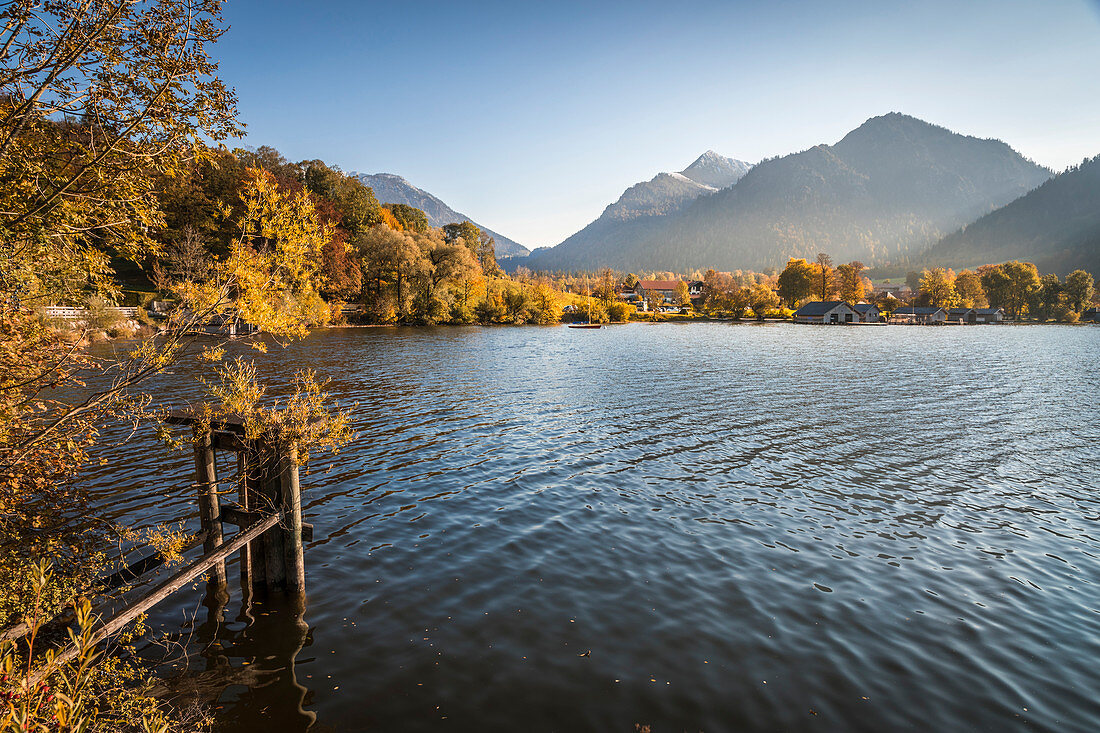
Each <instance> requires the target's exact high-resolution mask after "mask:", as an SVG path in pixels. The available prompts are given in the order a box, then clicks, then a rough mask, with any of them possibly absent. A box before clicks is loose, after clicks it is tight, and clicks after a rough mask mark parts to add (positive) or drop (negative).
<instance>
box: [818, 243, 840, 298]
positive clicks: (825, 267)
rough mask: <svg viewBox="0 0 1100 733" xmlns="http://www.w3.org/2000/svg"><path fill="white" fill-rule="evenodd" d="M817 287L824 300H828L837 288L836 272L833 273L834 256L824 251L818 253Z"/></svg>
mask: <svg viewBox="0 0 1100 733" xmlns="http://www.w3.org/2000/svg"><path fill="white" fill-rule="evenodd" d="M816 262H817V269H818V272H817V288H818V293H819V294H820V295H821V299H822V300H828V299H829V295H831V294H832V293H833V292H834V291H835V290H836V284H835V280H836V277H835V274H834V273H833V258H832V257H830V256H829V255H827V254H825V253H824V252H818V254H817V260H816Z"/></svg>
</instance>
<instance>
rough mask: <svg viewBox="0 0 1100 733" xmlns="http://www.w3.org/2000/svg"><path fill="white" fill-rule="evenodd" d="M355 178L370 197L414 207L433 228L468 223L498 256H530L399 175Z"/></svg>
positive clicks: (524, 249)
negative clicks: (493, 242) (492, 243)
mask: <svg viewBox="0 0 1100 733" xmlns="http://www.w3.org/2000/svg"><path fill="white" fill-rule="evenodd" d="M356 178H358V179H359V180H360V181H362V182H363V183H364V184H365V185H367V186H370V187H371V189H372V190H373V191H374V197H375V198H376V199H378V201H379V203H382V204H407V205H408V206H415V207H416V208H418V209H420V210H421V211H423V212H424V213H425V214H426V215H427V216H428V223H429V224H431V225H432V226H433V227H441V226H443V225H445V224H461V223H462V222H464V221H468V222H471V223H472V224H474V225H476V226H477V227H478V228H479V229H481V231H483V232H485V233H486V234H488V235H489V236H491V237H492V238H493V239H494V240H496V254H497V256H498V257H514V256H523V255H527V254H529V253H530V250H528V249H527V248H526V247H524V246H523V245H522V244H519V243H518V242H516V241H514V240H512V239H509V238H508V237H506V236H504V235H503V234H500V233H499V232H495V231H493V230H492V229H489V228H488V227H486V226H482V225H481V224H478V223H477V222H476V221H474V220H473V219H471V218H470V217H468V216H466V215H465V214H460V213H458V212H457V211H455V210H454V209H452V208H451V207H450V206H448V205H447V204H445V203H443V201H441V200H440V199H439V198H438V197H436V196H433V195H432V194H430V193H428V192H427V191H425V190H423V189H420V188H417V187H416V186H414V185H412V184H411V183H409V182H408V181H406V180H405V179H404V178H402V177H401V176H398V175H395V174H393V173H374V174H368V173H361V174H359V175H357V176H356Z"/></svg>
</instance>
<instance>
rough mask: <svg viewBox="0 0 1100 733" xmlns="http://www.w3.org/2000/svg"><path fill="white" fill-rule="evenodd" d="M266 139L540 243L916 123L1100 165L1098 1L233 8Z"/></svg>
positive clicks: (262, 1)
mask: <svg viewBox="0 0 1100 733" xmlns="http://www.w3.org/2000/svg"><path fill="white" fill-rule="evenodd" d="M226 17H227V20H228V22H229V23H230V25H231V26H232V28H231V30H230V31H229V32H228V33H227V34H226V35H225V37H224V38H223V40H222V42H221V43H220V44H219V46H218V51H217V52H218V54H219V55H220V57H221V61H222V68H221V71H222V75H223V77H224V78H225V79H226V80H227V81H228V82H229V83H231V84H233V85H234V86H235V87H236V88H237V91H238V93H239V95H240V111H241V114H242V118H243V121H244V122H245V123H246V124H247V125H248V137H247V139H246V140H245V144H248V145H264V144H267V145H272V146H274V147H276V148H278V149H279V150H280V151H281V152H282V153H283V154H284V155H286V156H287V157H288V158H290V159H292V160H301V159H304V158H321V159H322V160H325V161H327V162H329V163H334V164H337V165H339V166H340V167H341V168H343V169H344V170H346V171H359V172H366V173H377V172H389V173H397V174H400V175H402V176H405V177H406V178H408V179H409V180H410V181H411V182H412V183H413V184H415V185H417V186H420V187H421V188H423V189H425V190H427V191H430V192H431V193H434V194H435V195H437V196H439V197H440V198H442V199H443V200H444V201H446V202H447V203H448V204H450V205H451V206H453V207H454V208H455V209H457V210H459V211H462V212H464V213H466V214H467V215H469V216H471V217H473V218H474V219H476V220H478V221H480V222H481V223H483V224H485V225H487V226H490V227H492V228H494V229H496V230H497V231H500V232H502V233H504V234H506V235H508V236H510V237H512V238H513V239H515V240H517V241H519V242H520V243H522V244H525V245H527V246H528V247H532V248H533V247H537V246H546V245H553V244H556V243H558V242H559V241H561V240H562V239H564V238H565V237H566V236H568V235H569V234H571V233H573V232H574V231H576V230H577V229H580V228H581V227H583V226H584V225H585V224H587V223H588V222H589V221H591V220H592V219H594V218H596V217H597V216H599V214H600V212H601V211H602V210H603V208H604V206H606V205H607V204H609V203H610V202H612V201H613V200H615V199H616V198H617V197H618V196H619V194H620V193H622V191H623V189H625V188H626V187H627V186H629V185H631V184H633V183H635V182H637V181H640V180H646V179H649V178H651V177H653V176H654V175H655V174H656V173H658V172H659V171H667V170H679V169H681V168H683V167H685V166H686V165H688V164H689V163H690V162H691V161H692V160H693V159H694V158H695V157H696V156H698V155H699V154H700V153H702V152H703V151H705V150H707V149H708V148H709V149H714V150H716V151H718V152H719V153H722V154H723V155H728V156H731V157H735V158H740V159H742V160H747V161H749V162H756V161H758V160H760V159H761V158H764V157H769V156H774V155H782V154H786V153H790V152H796V151H798V150H803V149H805V148H808V147H811V146H813V145H816V144H818V143H833V142H836V141H837V140H839V139H840V138H841V137H843V135H844V134H845V133H846V132H847V131H848V130H850V129H852V128H854V127H856V126H858V125H859V124H860V123H861V122H863V121H864V120H865V119H867V118H868V117H873V116H875V115H879V114H883V113H886V112H890V111H897V112H904V113H906V114H911V115H914V116H916V117H920V118H922V119H925V120H928V121H929V122H934V123H936V124H940V125H943V126H945V127H948V128H950V129H952V130H955V131H957V132H962V133H966V134H970V135H976V136H978V137H996V138H1000V139H1002V140H1004V141H1005V142H1007V143H1009V144H1010V145H1012V146H1013V147H1014V148H1016V149H1017V150H1019V151H1020V152H1022V153H1023V154H1024V155H1027V156H1028V157H1030V158H1032V159H1034V160H1036V161H1038V162H1039V163H1042V164H1045V165H1048V166H1051V167H1053V168H1056V169H1061V168H1064V167H1065V166H1067V165H1070V164H1072V163H1076V162H1079V161H1080V160H1081V159H1082V158H1084V157H1086V156H1092V155H1096V154H1098V153H1100V0H1028V1H1023V0H962V1H960V0H949V1H941V0H917V1H912V0H909V1H906V2H895V1H893V0H874V1H870V0H868V1H864V0H832V1H831V2H807V1H799V0H772V1H771V2H759V3H757V2H734V1H726V2H694V1H693V0H680V1H679V2H667V1H666V2H648V1H647V0H634V1H632V2H600V1H599V0H591V1H590V2H571V1H562V2H546V3H535V2H526V1H525V0H513V1H508V2H474V1H472V0H471V1H469V2H418V1H417V0H393V1H391V2H386V3H375V2H353V1H350V0H343V1H336V0H327V1H326V0H313V1H312V2H290V1H284V0H229V2H228V4H227V8H226Z"/></svg>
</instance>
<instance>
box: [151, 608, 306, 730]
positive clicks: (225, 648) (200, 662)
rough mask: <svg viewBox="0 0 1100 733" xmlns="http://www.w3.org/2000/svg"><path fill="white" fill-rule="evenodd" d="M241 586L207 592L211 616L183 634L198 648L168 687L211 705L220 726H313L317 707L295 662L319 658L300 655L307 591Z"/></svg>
mask: <svg viewBox="0 0 1100 733" xmlns="http://www.w3.org/2000/svg"><path fill="white" fill-rule="evenodd" d="M242 591H243V592H242V593H238V594H233V596H232V597H231V595H230V594H228V593H219V592H216V591H213V590H208V591H207V592H206V594H205V596H204V597H203V601H202V605H203V606H204V607H205V618H206V620H205V621H204V622H202V623H200V624H198V625H197V626H196V627H195V628H194V629H193V634H192V636H191V638H190V639H185V641H187V642H188V644H189V646H190V648H192V649H199V650H200V651H199V652H198V653H197V654H194V653H192V655H191V657H190V659H189V663H188V665H187V669H186V670H185V671H183V672H181V673H177V674H176V675H175V677H174V678H172V679H171V680H170V685H169V689H170V692H169V695H170V696H171V697H173V698H175V699H176V701H177V702H178V703H180V704H183V705H187V704H191V703H198V704H200V705H205V706H208V707H209V709H211V710H212V711H213V712H214V714H215V718H216V721H217V725H216V726H215V729H216V730H222V729H225V730H234V731H270V730H273V729H275V730H279V731H306V730H311V729H314V723H315V722H316V720H317V714H316V713H315V712H313V711H311V710H308V709H307V708H308V707H309V706H310V704H311V702H312V700H311V698H312V693H311V692H310V689H309V687H308V686H307V685H305V684H303V683H302V680H300V679H299V671H298V665H307V668H308V665H311V664H312V663H313V662H314V661H315V659H314V658H313V657H312V656H306V657H303V658H299V655H300V654H301V653H302V651H303V649H305V648H306V647H308V646H310V645H311V644H312V643H313V638H312V633H311V631H310V628H309V624H308V623H306V620H305V613H306V606H307V599H306V596H305V595H301V594H284V593H282V592H277V591H276V592H265V591H257V592H256V593H254V594H251V596H250V594H249V593H248V590H247V588H242ZM232 613H235V615H234V616H232V617H230V614H232ZM306 674H307V676H308V675H309V673H306ZM314 730H316V729H314Z"/></svg>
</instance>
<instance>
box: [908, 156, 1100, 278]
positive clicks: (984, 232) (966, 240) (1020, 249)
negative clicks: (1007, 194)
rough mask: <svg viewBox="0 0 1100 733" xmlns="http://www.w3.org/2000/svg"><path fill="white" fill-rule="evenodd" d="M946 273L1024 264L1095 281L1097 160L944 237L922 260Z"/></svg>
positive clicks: (1099, 232) (1098, 254) (1098, 267)
mask: <svg viewBox="0 0 1100 733" xmlns="http://www.w3.org/2000/svg"><path fill="white" fill-rule="evenodd" d="M920 259H921V262H922V263H927V264H929V265H942V266H946V267H955V268H962V267H975V266H978V265H984V264H992V263H999V262H1005V261H1008V260H1025V261H1029V262H1034V263H1035V264H1036V265H1037V266H1038V268H1039V270H1040V271H1043V272H1056V273H1058V274H1060V275H1065V274H1067V273H1069V272H1071V271H1073V270H1076V269H1078V268H1080V269H1084V270H1088V271H1089V272H1092V273H1094V274H1096V275H1100V156H1097V157H1095V158H1092V159H1090V160H1086V161H1084V162H1083V163H1082V164H1081V165H1079V166H1075V167H1073V168H1070V169H1069V170H1066V171H1064V172H1062V173H1059V174H1058V175H1056V176H1055V177H1053V178H1051V179H1050V180H1048V181H1046V182H1045V183H1043V184H1042V185H1041V186H1039V187H1038V188H1036V189H1035V190H1033V191H1031V192H1029V193H1028V194H1026V195H1024V196H1022V197H1020V198H1018V199H1016V200H1015V201H1013V202H1011V203H1009V204H1008V205H1006V206H1003V207H1001V208H999V209H997V210H996V211H993V212H991V213H989V214H986V215H985V216H983V217H982V218H980V219H978V220H977V221H975V222H973V223H972V224H970V225H968V226H966V227H964V228H962V229H960V230H958V231H956V232H953V233H952V234H949V235H948V236H946V237H944V238H943V239H942V240H940V241H939V242H938V243H937V244H936V245H935V246H933V247H932V248H931V249H929V250H928V251H927V252H925V253H924V254H923V255H922V256H921V258H920Z"/></svg>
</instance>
